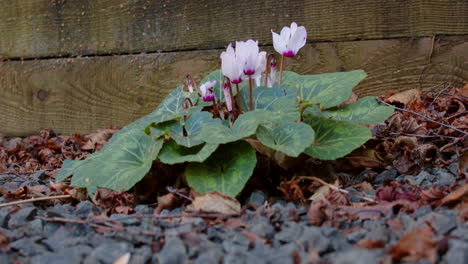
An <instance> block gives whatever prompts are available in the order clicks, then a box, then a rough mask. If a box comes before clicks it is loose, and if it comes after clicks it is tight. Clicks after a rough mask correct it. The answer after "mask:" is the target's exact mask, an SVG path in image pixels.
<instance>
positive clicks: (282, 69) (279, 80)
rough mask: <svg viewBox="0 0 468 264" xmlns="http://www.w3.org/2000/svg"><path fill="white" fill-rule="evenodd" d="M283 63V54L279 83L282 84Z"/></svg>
mask: <svg viewBox="0 0 468 264" xmlns="http://www.w3.org/2000/svg"><path fill="white" fill-rule="evenodd" d="M283 63H284V56H282V55H281V63H280V74H279V75H280V76H279V81H278V84H281V80H282V79H283Z"/></svg>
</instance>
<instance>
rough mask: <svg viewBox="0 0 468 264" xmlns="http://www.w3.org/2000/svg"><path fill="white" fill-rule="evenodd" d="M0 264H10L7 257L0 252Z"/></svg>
mask: <svg viewBox="0 0 468 264" xmlns="http://www.w3.org/2000/svg"><path fill="white" fill-rule="evenodd" d="M0 263H2V264H12V263H13V262H11V260H10V258H9V257H8V256H7V254H5V253H3V252H0Z"/></svg>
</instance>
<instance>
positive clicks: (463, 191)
mask: <svg viewBox="0 0 468 264" xmlns="http://www.w3.org/2000/svg"><path fill="white" fill-rule="evenodd" d="M467 199H468V183H465V184H464V185H462V186H461V187H459V188H458V189H456V190H455V191H453V192H451V193H449V194H448V195H447V196H445V197H444V198H443V199H442V201H441V204H442V205H454V204H457V203H460V202H463V201H467Z"/></svg>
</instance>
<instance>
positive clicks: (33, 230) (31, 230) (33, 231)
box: [25, 219, 44, 236]
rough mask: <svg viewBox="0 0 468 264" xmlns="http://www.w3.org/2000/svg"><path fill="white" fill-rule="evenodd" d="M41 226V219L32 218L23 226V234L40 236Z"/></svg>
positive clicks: (42, 226)
mask: <svg viewBox="0 0 468 264" xmlns="http://www.w3.org/2000/svg"><path fill="white" fill-rule="evenodd" d="M43 228H44V225H43V223H42V220H40V219H34V220H32V221H31V222H29V223H28V224H27V225H26V226H25V234H27V235H28V236H40V235H42V233H43V232H42V230H43Z"/></svg>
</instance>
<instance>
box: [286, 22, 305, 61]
mask: <svg viewBox="0 0 468 264" xmlns="http://www.w3.org/2000/svg"><path fill="white" fill-rule="evenodd" d="M306 38H307V32H306V29H305V27H303V26H301V27H298V28H297V30H296V34H294V35H292V36H291V40H290V41H289V43H288V48H290V49H291V50H292V51H293V52H294V54H297V52H298V51H299V49H300V48H302V47H304V45H305V44H306Z"/></svg>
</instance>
